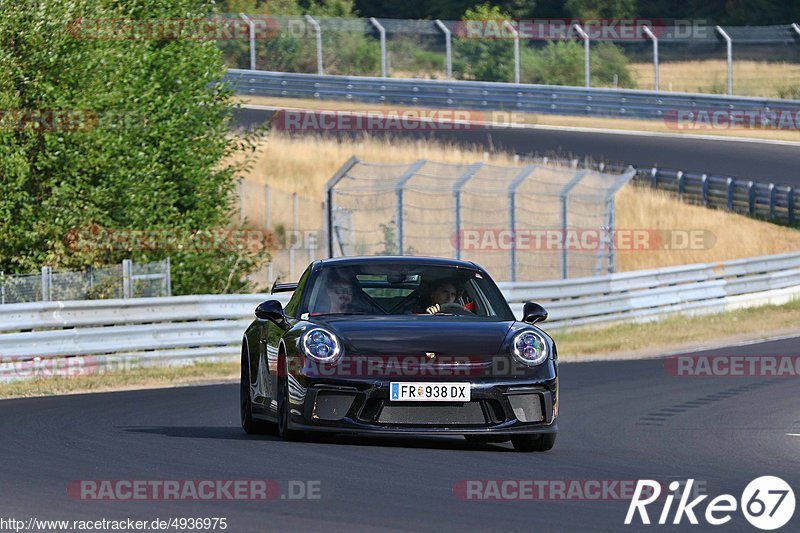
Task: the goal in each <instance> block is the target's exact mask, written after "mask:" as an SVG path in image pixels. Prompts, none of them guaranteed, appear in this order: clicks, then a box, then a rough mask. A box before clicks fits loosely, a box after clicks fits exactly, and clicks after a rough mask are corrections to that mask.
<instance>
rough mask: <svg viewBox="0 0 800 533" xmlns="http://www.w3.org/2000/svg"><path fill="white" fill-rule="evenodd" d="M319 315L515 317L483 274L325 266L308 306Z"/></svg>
mask: <svg viewBox="0 0 800 533" xmlns="http://www.w3.org/2000/svg"><path fill="white" fill-rule="evenodd" d="M308 310H309V313H310V314H311V315H312V316H314V315H344V314H367V315H415V314H416V315H428V316H453V315H456V316H465V317H478V318H486V319H494V320H513V319H514V317H513V315H512V313H511V310H510V309H509V307H508V304H507V303H506V301H505V299H504V298H503V295H502V293H501V292H500V290H499V289H498V288H497V286H496V285H495V284H494V282H493V281H492V280H491V279H490V278H489V277H488V276H487V275H486V274H484V273H481V272H479V271H477V270H471V269H465V268H463V267H455V266H430V265H424V264H421V265H415V264H403V265H397V264H381V263H371V264H370V263H364V264H355V265H354V264H347V265H341V266H339V265H336V266H330V265H328V266H324V267H323V268H322V270H321V271H320V272H319V274H318V276H317V277H316V281H315V283H314V286H313V288H312V289H311V296H310V298H309V304H308Z"/></svg>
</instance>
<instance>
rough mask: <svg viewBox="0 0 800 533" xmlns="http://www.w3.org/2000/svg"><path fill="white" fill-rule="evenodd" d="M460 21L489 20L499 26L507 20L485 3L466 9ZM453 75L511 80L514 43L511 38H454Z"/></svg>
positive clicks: (494, 6)
mask: <svg viewBox="0 0 800 533" xmlns="http://www.w3.org/2000/svg"><path fill="white" fill-rule="evenodd" d="M463 20H464V21H469V20H480V21H491V22H489V23H488V24H492V25H494V24H496V25H497V27H501V25H502V22H503V21H505V20H508V21H511V17H510V15H509V14H508V13H504V12H503V11H501V10H500V8H499V7H498V6H496V5H491V4H489V3H485V4H479V5H476V6H475V7H474V8H472V9H467V11H466V12H465V13H464V17H463ZM453 75H454V76H455V77H456V78H460V79H468V80H481V81H513V78H514V41H513V40H511V39H505V38H499V39H471V38H464V39H456V40H454V43H453Z"/></svg>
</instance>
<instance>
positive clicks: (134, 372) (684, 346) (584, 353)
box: [0, 299, 800, 398]
mask: <svg viewBox="0 0 800 533" xmlns="http://www.w3.org/2000/svg"><path fill="white" fill-rule="evenodd" d="M798 323H800V299H798V300H794V301H792V302H790V303H788V304H785V305H769V306H761V307H753V308H750V309H741V310H738V311H732V312H728V313H719V314H715V315H704V316H699V317H691V316H685V315H678V316H672V317H669V318H666V319H664V320H661V321H659V322H650V323H640V324H636V323H629V324H620V325H613V326H605V327H603V326H597V327H591V328H588V327H587V328H580V329H577V328H576V329H574V330H558V331H555V332H553V333H552V335H553V338H554V339H555V340H556V343H557V344H558V353H559V357H560V358H561V359H562V360H564V361H581V360H591V359H635V358H640V357H647V356H658V355H660V354H663V353H671V352H672V353H674V352H675V351H677V350H684V351H687V352H688V351H691V350H696V349H698V347H699V346H702V345H711V344H712V343H715V344H716V345H718V346H719V345H725V344H728V343H730V344H733V343H736V342H741V341H742V340H745V339H753V340H755V339H759V338H768V337H770V336H775V335H779V334H786V333H787V332H788V331H791V329H792V328H794V329H795V331H796V327H797V324H798ZM545 329H547V328H546V324H545ZM238 377H239V363H238V362H237V361H233V362H216V363H195V364H194V365H192V366H185V367H168V368H134V369H131V370H127V371H124V372H112V373H107V374H101V375H93V376H80V377H72V378H46V379H44V378H43V379H35V380H30V381H18V382H15V383H10V384H2V385H0V398H26V397H33V396H51V395H55V394H74V393H84V392H107V391H115V390H134V389H147V388H162V387H175V386H183V385H193V384H204V383H216V382H220V381H230V380H235V379H237V378H238Z"/></svg>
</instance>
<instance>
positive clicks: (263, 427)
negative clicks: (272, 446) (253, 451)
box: [239, 345, 275, 435]
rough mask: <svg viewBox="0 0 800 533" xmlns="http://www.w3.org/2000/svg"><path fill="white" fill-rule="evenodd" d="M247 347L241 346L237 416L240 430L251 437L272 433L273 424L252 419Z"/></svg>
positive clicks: (273, 429)
mask: <svg viewBox="0 0 800 533" xmlns="http://www.w3.org/2000/svg"><path fill="white" fill-rule="evenodd" d="M246 350H247V347H246V346H245V345H242V372H241V377H240V379H239V414H240V418H241V421H242V429H244V430H245V432H247V433H249V434H251V435H263V434H265V433H274V432H275V428H274V425H273V424H270V423H269V422H265V421H263V420H258V419H257V418H253V403H252V401H251V400H250V362H249V361H248V359H247V351H246Z"/></svg>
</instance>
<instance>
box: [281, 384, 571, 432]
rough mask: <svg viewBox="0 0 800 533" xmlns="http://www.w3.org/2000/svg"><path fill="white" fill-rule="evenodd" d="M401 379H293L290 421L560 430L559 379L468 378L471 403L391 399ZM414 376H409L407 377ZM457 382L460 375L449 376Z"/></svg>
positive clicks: (358, 427) (315, 425)
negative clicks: (456, 377) (456, 378)
mask: <svg viewBox="0 0 800 533" xmlns="http://www.w3.org/2000/svg"><path fill="white" fill-rule="evenodd" d="M397 381H403V380H400V379H394V380H390V379H385V380H383V379H380V380H375V379H364V380H354V379H347V380H342V379H325V378H301V379H300V380H298V379H295V378H294V377H293V376H292V377H290V378H289V382H290V383H289V390H290V393H289V405H290V426H291V427H292V428H293V429H299V430H308V431H329V432H340V433H341V432H344V433H378V434H381V433H386V434H397V433H402V434H406V435H412V436H415V435H449V434H454V435H486V436H497V435H508V436H513V435H520V434H537V433H555V432H556V431H557V429H558V426H557V416H558V378H557V377H551V378H550V379H544V380H541V379H539V380H535V379H531V380H506V381H504V380H502V379H492V378H482V379H478V380H475V379H472V380H469V381H470V396H471V398H470V401H469V402H403V401H391V400H390V399H389V388H390V383H391V382H397ZM408 381H411V380H408ZM448 381H456V380H448Z"/></svg>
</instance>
